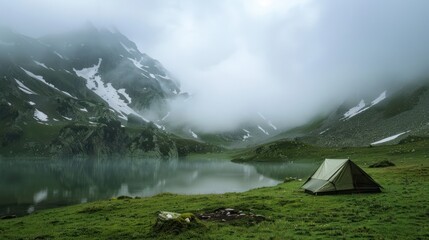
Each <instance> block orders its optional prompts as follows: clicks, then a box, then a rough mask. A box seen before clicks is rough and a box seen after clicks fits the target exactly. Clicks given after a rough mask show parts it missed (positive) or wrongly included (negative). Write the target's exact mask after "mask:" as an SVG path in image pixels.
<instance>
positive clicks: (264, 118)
mask: <svg viewBox="0 0 429 240" xmlns="http://www.w3.org/2000/svg"><path fill="white" fill-rule="evenodd" d="M257 113H258V115H259V116H260V117H261V118H262V119H263V120H264V121H265V122H267V124H268V125H269V126H270V127H271V128H272V129H274V130H277V127H276V126H274V124H273V123H272V122H271V121H269V120H268V119H267V118H266V117H265V116H264V115H262V113H260V112H257Z"/></svg>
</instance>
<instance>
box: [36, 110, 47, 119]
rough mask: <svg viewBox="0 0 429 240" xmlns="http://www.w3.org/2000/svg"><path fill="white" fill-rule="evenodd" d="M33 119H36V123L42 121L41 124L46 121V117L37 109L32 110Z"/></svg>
mask: <svg viewBox="0 0 429 240" xmlns="http://www.w3.org/2000/svg"><path fill="white" fill-rule="evenodd" d="M34 119H36V120H38V121H42V122H47V121H48V115H46V114H45V113H43V112H41V111H39V110H38V109H35V110H34Z"/></svg>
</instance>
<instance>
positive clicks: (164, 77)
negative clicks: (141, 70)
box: [157, 74, 171, 80]
mask: <svg viewBox="0 0 429 240" xmlns="http://www.w3.org/2000/svg"><path fill="white" fill-rule="evenodd" d="M157 76H158V77H160V78H163V79H165V80H170V79H171V78H170V77H169V76H167V75H165V76H162V75H159V74H157Z"/></svg>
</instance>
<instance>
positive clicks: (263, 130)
mask: <svg viewBox="0 0 429 240" xmlns="http://www.w3.org/2000/svg"><path fill="white" fill-rule="evenodd" d="M258 128H259V130H261V132H263V133H264V134H265V135H270V134H269V133H268V132H267V131H265V129H263V128H262V127H261V126H259V125H258Z"/></svg>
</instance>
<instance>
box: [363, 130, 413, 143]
mask: <svg viewBox="0 0 429 240" xmlns="http://www.w3.org/2000/svg"><path fill="white" fill-rule="evenodd" d="M409 132H410V130H408V131H406V132H401V133H398V134H396V135H393V136H390V137H387V138H383V139H381V140H378V141H377V142H373V143H371V145H377V144H381V143H385V142H389V141H392V140H394V139H396V138H397V137H399V136H401V135H403V134H405V133H409Z"/></svg>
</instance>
